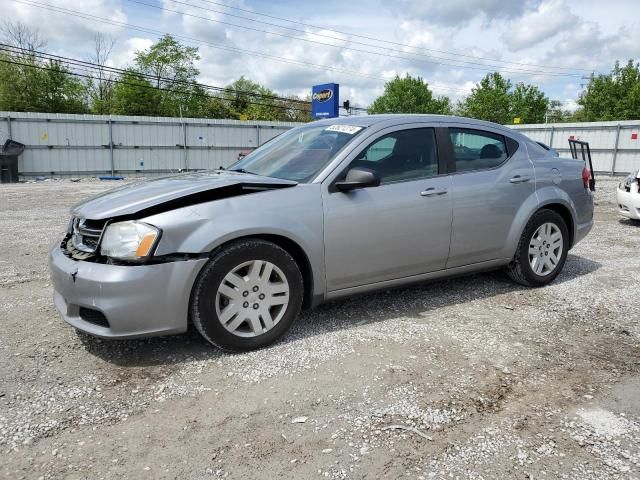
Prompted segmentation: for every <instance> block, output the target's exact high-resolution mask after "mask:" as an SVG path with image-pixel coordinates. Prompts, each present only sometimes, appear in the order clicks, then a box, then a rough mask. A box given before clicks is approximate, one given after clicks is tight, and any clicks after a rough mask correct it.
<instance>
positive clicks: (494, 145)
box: [50, 115, 593, 350]
mask: <svg viewBox="0 0 640 480" xmlns="http://www.w3.org/2000/svg"><path fill="white" fill-rule="evenodd" d="M589 180H590V178H589V171H588V170H587V169H586V168H585V165H584V162H581V161H578V160H574V159H564V158H557V157H554V156H553V155H552V154H551V153H550V151H548V150H546V149H545V148H543V147H541V146H540V145H538V144H537V143H536V142H534V141H532V140H530V139H529V138H527V137H525V136H523V135H522V134H520V133H518V131H514V130H511V129H508V128H505V127H502V126H500V125H496V124H493V123H488V122H483V121H477V120H471V119H467V118H459V117H448V116H433V115H382V116H365V117H357V118H354V117H350V118H344V119H331V120H323V121H318V122H313V123H310V124H306V125H304V126H300V127H297V128H294V129H292V130H290V131H288V132H286V133H284V134H282V135H281V136H279V137H278V138H277V139H275V140H272V141H271V142H269V143H267V144H265V145H263V146H262V147H260V148H258V149H257V150H255V151H253V152H252V153H250V154H249V155H247V156H246V157H244V158H242V159H241V160H240V161H238V162H237V163H236V164H235V165H233V166H232V167H231V168H230V169H228V170H216V171H208V172H202V173H188V174H183V175H178V176H173V177H166V178H162V179H155V180H150V181H147V182H144V183H140V184H136V185H131V186H125V187H123V188H119V189H116V190H113V191H110V192H107V193H106V194H103V195H100V196H98V197H96V198H93V199H90V200H88V201H86V202H84V203H82V204H80V205H78V206H76V207H74V208H73V209H72V218H71V221H70V223H69V228H68V231H67V234H66V235H65V237H64V239H63V240H62V242H61V244H59V245H57V246H56V247H55V248H54V249H53V250H52V252H51V256H50V264H51V271H52V277H53V283H54V289H55V293H54V297H55V304H56V306H57V308H58V310H59V311H60V312H61V314H62V316H63V317H64V319H65V320H66V321H67V322H68V323H70V324H71V325H72V326H74V327H75V328H77V329H79V330H82V331H84V332H87V333H90V334H92V335H96V336H99V337H103V338H131V337H143V336H149V335H166V334H175V333H181V332H184V331H186V329H187V326H188V323H189V322H190V321H191V322H192V323H193V325H195V327H196V328H197V329H198V331H199V332H200V333H201V334H202V335H203V337H204V338H205V339H207V340H208V341H209V342H211V343H213V344H215V345H218V346H220V347H223V348H228V349H235V350H248V349H253V348H258V347H262V346H265V345H268V344H270V343H272V342H273V341H275V340H276V339H278V338H279V337H281V336H282V335H283V334H284V333H285V332H286V331H287V330H288V329H289V327H290V326H291V325H292V323H293V322H294V320H295V319H296V317H297V316H298V314H299V312H300V309H301V308H303V307H313V306H315V305H318V304H320V303H322V302H324V301H326V300H331V299H336V298H340V297H345V296H348V295H353V294H357V293H363V292H369V291H373V290H376V289H380V288H389V287H395V286H399V285H406V284H409V283H412V282H419V281H424V280H430V279H436V278H442V277H447V276H451V275H458V274H461V273H471V272H478V271H484V270H491V269H496V268H504V269H505V270H506V271H507V273H508V274H509V275H510V277H511V278H512V279H513V280H515V281H516V282H518V283H520V284H523V285H526V286H531V287H536V286H542V285H546V284H548V283H549V282H551V281H553V279H554V278H556V276H557V275H558V274H559V273H560V271H561V270H562V268H563V266H564V263H565V260H566V258H567V252H568V251H569V250H570V249H571V248H572V247H573V246H574V245H575V244H576V243H577V242H579V241H580V240H581V239H582V238H584V237H585V235H587V233H588V232H589V230H590V229H591V227H592V225H593V220H592V216H593V197H592V193H591V191H590V189H589Z"/></svg>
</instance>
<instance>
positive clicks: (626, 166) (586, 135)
mask: <svg viewBox="0 0 640 480" xmlns="http://www.w3.org/2000/svg"><path fill="white" fill-rule="evenodd" d="M509 126H510V127H512V128H515V129H517V130H519V131H520V132H522V133H524V134H525V135H527V136H528V137H530V138H532V139H534V140H538V141H540V142H544V143H546V144H547V145H549V146H550V147H552V148H555V149H556V150H557V151H558V153H560V155H561V156H563V157H564V156H570V155H571V153H570V151H569V138H572V137H573V139H575V140H583V141H585V142H589V148H590V149H591V157H592V159H593V169H594V170H595V171H597V172H601V173H612V174H622V173H629V172H631V171H632V170H636V169H638V168H640V120H632V121H620V122H589V123H549V124H544V125H509Z"/></svg>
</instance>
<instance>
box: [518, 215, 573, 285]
mask: <svg viewBox="0 0 640 480" xmlns="http://www.w3.org/2000/svg"><path fill="white" fill-rule="evenodd" d="M568 251H569V230H568V228H567V224H566V223H565V221H564V219H563V218H562V217H561V216H560V215H559V214H558V213H556V212H554V211H553V210H546V209H544V210H539V211H538V212H536V213H535V214H534V215H533V217H532V218H531V220H529V223H528V224H527V226H526V227H525V229H524V232H522V236H521V237H520V242H519V243H518V248H517V250H516V254H515V256H514V257H513V260H512V261H511V263H510V264H509V266H508V267H507V274H508V275H509V277H511V279H512V280H513V281H515V282H517V283H519V284H521V285H525V286H528V287H541V286H544V285H547V284H549V283H551V282H552V281H553V280H554V279H555V278H556V277H557V276H558V274H559V273H560V272H561V271H562V268H563V267H564V264H565V261H566V259H567V253H568Z"/></svg>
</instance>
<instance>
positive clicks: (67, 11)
mask: <svg viewBox="0 0 640 480" xmlns="http://www.w3.org/2000/svg"><path fill="white" fill-rule="evenodd" d="M13 1H14V2H16V3H21V4H24V5H30V6H33V7H37V8H42V9H45V10H49V11H52V12H56V13H63V14H65V15H71V16H74V17H77V18H83V19H85V20H91V21H96V22H100V23H107V24H110V25H116V26H120V27H123V28H126V29H130V30H136V31H140V32H144V33H149V34H152V35H158V36H162V35H165V34H166V33H167V32H162V31H159V30H153V29H150V28H146V27H141V26H139V25H133V24H129V23H124V22H118V21H115V20H111V19H108V18H105V17H99V16H96V15H91V14H87V13H81V12H78V11H75V10H70V9H67V8H63V7H57V6H53V5H50V4H40V3H36V2H32V1H28V0H13ZM169 33H170V32H169ZM172 36H173V37H175V38H178V39H183V40H184V41H186V42H191V43H196V44H202V45H207V46H210V47H212V48H217V49H221V50H227V51H232V52H242V53H246V54H249V55H253V56H258V57H262V58H268V59H273V60H276V61H278V62H283V63H289V64H293V65H300V66H305V67H313V68H319V69H322V70H329V71H334V72H340V73H346V74H349V75H354V76H359V77H363V78H372V79H376V80H383V81H388V80H390V79H391V78H390V77H388V76H387V77H382V76H377V75H369V74H365V73H362V72H358V71H354V70H346V69H342V68H336V67H332V66H330V65H319V64H315V63H309V62H303V61H299V60H293V59H287V58H283V57H279V56H276V55H270V54H266V53H263V52H258V51H254V50H247V49H242V48H238V47H230V46H225V45H219V44H215V43H211V42H206V41H204V40H200V39H196V38H193V37H188V36H185V35H178V34H172ZM431 87H432V88H433V90H440V91H442V90H448V91H453V92H460V93H467V91H466V90H465V89H461V88H455V87H448V86H438V85H431Z"/></svg>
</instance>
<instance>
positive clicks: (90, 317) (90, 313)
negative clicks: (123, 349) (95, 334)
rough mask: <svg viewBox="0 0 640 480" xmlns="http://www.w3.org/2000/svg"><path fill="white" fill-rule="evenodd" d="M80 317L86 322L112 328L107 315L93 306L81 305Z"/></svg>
mask: <svg viewBox="0 0 640 480" xmlns="http://www.w3.org/2000/svg"><path fill="white" fill-rule="evenodd" d="M80 318H81V319H82V320H84V321H85V322H89V323H92V324H94V325H98V326H99V327H105V328H110V325H109V321H108V320H107V317H105V316H104V313H102V312H101V311H99V310H94V309H92V308H86V307H80Z"/></svg>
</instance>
